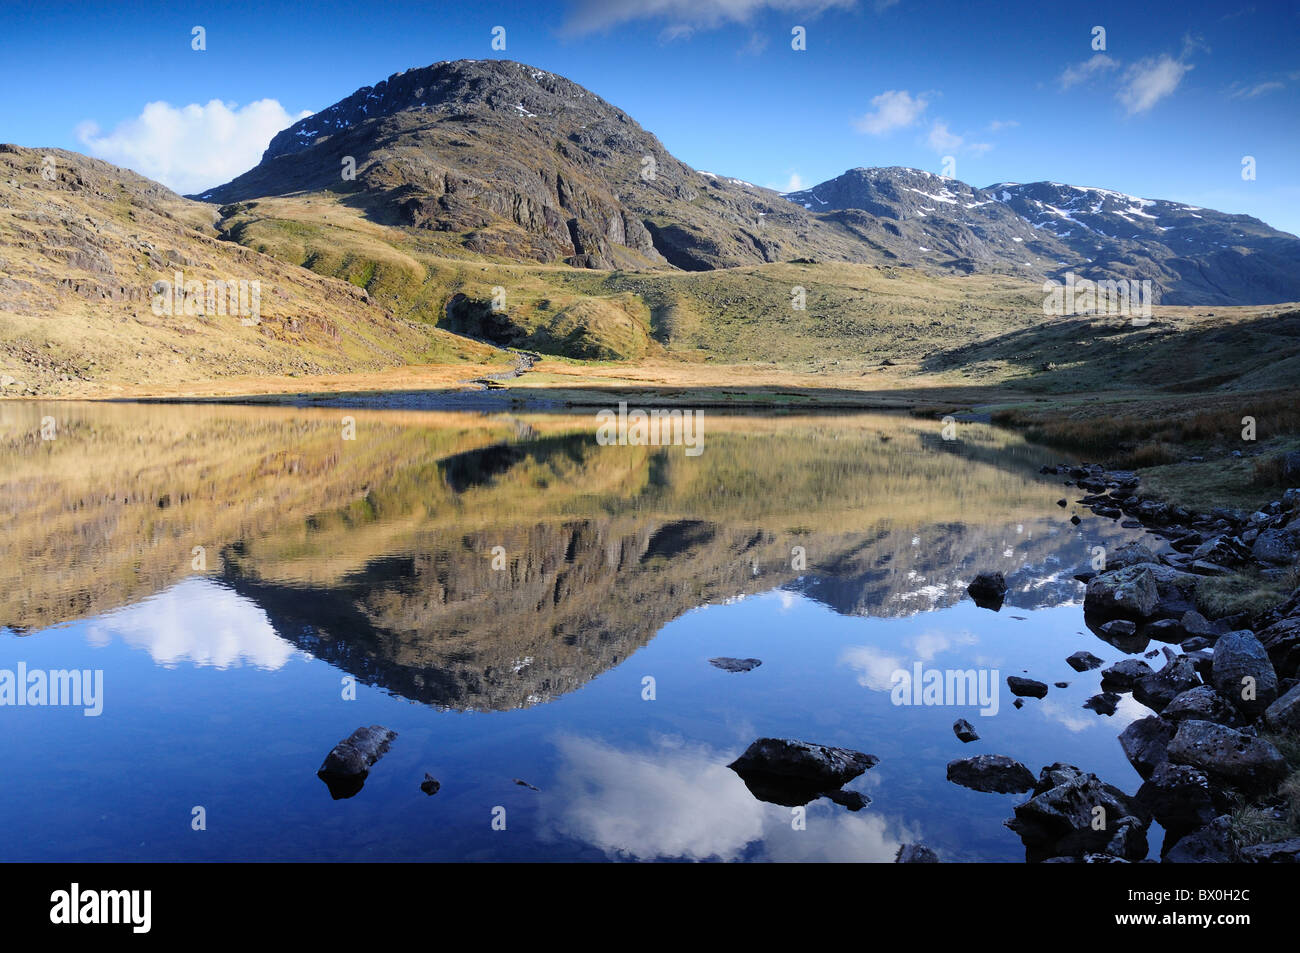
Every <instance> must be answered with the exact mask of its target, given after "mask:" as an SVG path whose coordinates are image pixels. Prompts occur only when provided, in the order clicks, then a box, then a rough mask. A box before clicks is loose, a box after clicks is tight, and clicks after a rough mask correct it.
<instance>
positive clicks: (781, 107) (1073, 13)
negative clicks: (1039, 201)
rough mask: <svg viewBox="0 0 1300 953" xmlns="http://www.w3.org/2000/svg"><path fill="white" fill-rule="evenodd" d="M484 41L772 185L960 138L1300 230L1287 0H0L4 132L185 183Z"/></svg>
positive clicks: (1048, 175)
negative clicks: (351, 97)
mask: <svg viewBox="0 0 1300 953" xmlns="http://www.w3.org/2000/svg"><path fill="white" fill-rule="evenodd" d="M195 26H202V27H203V28H204V30H205V34H206V36H205V39H206V47H207V48H206V50H203V51H195V50H194V49H192V48H191V47H192V29H193V27H195ZM495 26H503V27H505V30H506V50H505V51H504V52H500V51H494V50H493V49H492V48H491V41H492V29H493V27H495ZM795 26H802V27H804V28H805V29H806V35H807V43H806V45H807V49H806V50H802V51H796V50H793V49H792V48H791V38H792V37H791V31H792V29H793V28H794V27H795ZM1096 26H1101V27H1104V28H1105V31H1106V32H1105V49H1104V50H1098V49H1094V43H1095V38H1094V35H1093V28H1094V27H1096ZM494 56H504V57H507V58H509V59H514V60H519V61H521V62H525V63H529V64H531V65H535V66H539V67H541V68H543V69H547V70H550V71H552V72H556V73H560V74H562V75H565V76H568V77H569V78H571V79H573V80H575V81H576V82H578V83H581V84H582V85H584V86H586V87H588V88H590V89H592V90H593V91H595V92H596V93H598V94H599V95H601V96H602V97H604V98H605V99H607V100H609V101H610V102H612V103H614V104H615V105H617V106H619V107H621V108H622V109H624V110H626V111H627V112H628V113H630V114H631V115H632V116H633V117H634V118H635V119H637V120H638V121H639V122H640V123H641V124H642V125H643V126H645V127H646V128H647V129H649V130H650V131H651V132H653V133H655V134H656V135H658V136H659V138H660V139H661V140H662V141H663V142H664V144H665V146H666V147H667V148H668V149H669V150H670V151H671V152H673V153H674V154H676V155H677V156H678V157H680V158H681V159H683V160H684V161H686V162H688V163H690V164H691V165H693V166H695V167H696V168H699V169H707V170H711V171H714V172H717V173H722V174H726V175H731V176H736V177H739V178H742V179H746V180H748V181H751V182H756V183H758V184H760V185H768V186H773V187H778V188H781V189H782V190H786V189H788V188H790V187H792V186H793V187H801V186H802V187H807V186H810V185H813V184H816V183H817V182H821V181H823V180H825V179H828V178H831V177H833V176H835V175H838V174H840V173H841V172H843V171H844V170H845V169H848V168H852V167H854V166H872V165H907V166H915V167H918V168H923V169H929V170H931V171H934V172H942V171H943V165H942V162H943V157H944V156H952V157H953V159H954V160H955V174H956V176H957V177H958V178H960V179H962V180H964V181H966V182H969V183H971V184H973V185H981V186H982V185H989V184H992V183H994V182H999V181H1019V182H1025V181H1034V180H1039V179H1049V180H1053V181H1057V182H1068V183H1071V184H1075V185H1092V186H1102V187H1106V188H1112V189H1117V190H1119V191H1123V192H1128V193H1131V194H1134V195H1141V196H1145V197H1150V198H1167V199H1173V200H1177V201H1181V202H1186V203H1190V204H1193V205H1201V206H1206V207H1210V208H1218V209H1222V210H1224V211H1230V212H1245V213H1248V214H1251V215H1255V216H1257V217H1259V218H1262V219H1263V220H1265V221H1266V222H1268V223H1270V224H1272V225H1275V226H1277V227H1279V228H1283V229H1286V230H1288V231H1291V232H1293V233H1300V4H1297V3H1294V2H1283V0H1273V2H1261V0H1254V2H1242V3H1238V2H1236V0H1228V2H1221V3H1207V2H1196V0H1178V2H1153V3H1143V4H1138V3H1133V2H1131V0H1128V2H1123V3H1093V4H1075V3H1056V4H1054V3H1043V2H1041V0H1037V2H1026V3H1019V2H1004V3H1000V4H998V5H996V6H992V5H984V4H976V3H970V2H951V3H921V2H919V0H856V2H855V0H641V2H627V0H565V2H554V3H547V2H537V3H532V4H524V3H492V2H485V3H456V4H444V3H426V4H416V3H403V2H395V3H386V4H382V5H363V4H357V3H356V2H355V0H353V2H349V3H328V2H327V3H320V4H316V5H313V6H311V7H310V8H304V7H303V6H301V5H299V4H288V3H280V2H277V0H264V2H260V3H226V4H176V3H172V4H157V5H151V4H147V3H136V4H130V5H126V8H125V9H120V10H119V9H115V8H114V7H113V6H112V5H106V4H105V5H95V4H61V3H57V2H42V3H41V4H40V5H39V7H34V6H33V5H31V4H16V3H12V2H8V0H6V2H5V3H4V4H3V6H0V82H2V83H3V86H4V89H5V90H6V94H5V97H4V106H3V110H2V112H0V141H8V142H16V143H19V144H21V145H28V146H36V147H42V146H57V147H62V148H66V149H73V150H76V151H79V152H86V153H90V154H94V155H100V156H102V157H104V158H106V159H109V160H110V161H114V162H117V163H119V164H122V165H127V166H130V167H131V168H134V169H136V170H137V171H140V172H142V173H144V174H147V175H151V176H152V177H154V178H158V179H160V180H161V181H163V182H165V183H166V184H168V185H171V186H172V187H173V188H178V189H180V190H182V191H197V190H198V189H200V188H206V187H208V186H211V185H215V184H218V183H219V182H222V181H226V180H227V179H229V178H232V177H233V176H234V175H236V174H238V173H239V172H242V171H244V170H245V169H247V168H249V167H251V166H252V165H253V164H255V162H256V160H257V157H258V156H259V155H260V152H261V149H262V148H263V147H264V146H265V144H266V142H267V141H269V139H270V136H271V135H272V134H273V133H274V132H275V131H276V129H278V128H280V127H282V126H283V125H287V124H288V123H289V122H291V121H293V120H294V119H296V118H297V117H299V116H301V115H302V114H304V113H305V112H307V111H315V110H318V109H321V108H323V107H325V106H328V105H330V104H331V103H334V102H336V101H337V100H339V99H341V98H343V97H344V96H346V95H347V94H349V93H350V92H352V91H353V90H354V89H356V88H358V87H360V86H366V85H373V84H374V83H376V82H378V81H379V80H381V79H384V78H386V77H387V76H389V75H391V74H392V73H395V72H400V71H401V70H403V69H406V68H408V67H412V66H424V65H428V64H430V63H433V62H437V61H439V60H445V59H459V58H462V57H465V58H477V59H485V58H489V57H494ZM149 104H154V105H152V106H150V105H149ZM1246 156H1251V157H1253V158H1254V164H1255V172H1256V177H1255V178H1254V179H1253V180H1245V179H1243V177H1242V162H1243V158H1244V157H1246Z"/></svg>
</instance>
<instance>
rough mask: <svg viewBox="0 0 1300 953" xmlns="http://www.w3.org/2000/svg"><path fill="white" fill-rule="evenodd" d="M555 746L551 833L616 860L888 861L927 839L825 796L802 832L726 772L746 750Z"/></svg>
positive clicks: (589, 741)
mask: <svg viewBox="0 0 1300 953" xmlns="http://www.w3.org/2000/svg"><path fill="white" fill-rule="evenodd" d="M555 747H556V749H557V751H558V753H559V762H560V764H559V769H558V771H557V772H556V774H557V777H558V778H559V781H558V782H557V786H556V787H555V788H554V789H553V790H552V791H551V792H550V795H551V796H550V797H548V798H547V799H546V800H545V802H544V803H545V807H544V808H543V818H542V825H543V836H552V835H559V836H562V837H565V838H575V839H578V840H581V841H584V842H586V843H589V844H592V845H593V846H595V847H597V848H599V849H601V850H603V851H605V852H606V853H607V854H609V855H610V856H613V857H633V858H638V859H642V860H655V859H659V858H686V859H690V860H705V859H717V860H723V861H734V860H739V859H741V858H742V857H748V858H749V859H757V860H771V861H777V862H793V861H820V862H856V863H862V862H875V863H889V862H891V861H893V859H894V857H895V855H896V854H897V853H898V848H899V847H900V846H902V844H903V843H906V842H916V841H920V840H922V837H921V832H920V831H919V830H918V829H916V828H915V827H913V826H912V825H905V824H901V823H899V822H897V821H896V820H892V819H890V818H887V817H886V816H884V815H882V814H880V813H879V812H878V811H876V810H870V811H862V812H860V813H857V814H854V813H850V812H848V811H845V810H844V809H843V808H840V807H838V806H836V805H832V804H831V803H830V802H828V801H825V800H822V799H818V800H815V801H813V802H812V803H811V804H809V805H808V826H807V828H806V829H805V830H799V831H796V830H794V829H793V828H792V826H791V824H790V810H789V808H787V807H782V806H780V805H777V804H769V803H767V802H764V801H759V800H757V799H756V798H755V797H754V795H753V794H751V793H750V791H749V789H748V788H746V787H745V783H744V782H743V781H742V780H741V779H740V777H739V775H737V774H736V773H735V772H734V771H732V770H731V769H730V768H727V767H726V764H727V763H728V762H729V761H731V760H732V758H734V757H735V756H736V754H738V753H739V752H738V751H717V750H714V749H712V748H710V747H708V746H705V745H687V744H685V743H683V742H681V741H679V740H676V739H670V738H660V739H658V740H657V743H656V744H655V745H654V746H653V747H651V748H649V749H645V750H635V751H634V750H622V749H620V748H615V747H613V746H612V745H610V744H608V743H606V742H604V741H601V740H599V739H595V738H582V737H573V736H561V737H558V738H556V739H555ZM866 784H870V781H867V782H866Z"/></svg>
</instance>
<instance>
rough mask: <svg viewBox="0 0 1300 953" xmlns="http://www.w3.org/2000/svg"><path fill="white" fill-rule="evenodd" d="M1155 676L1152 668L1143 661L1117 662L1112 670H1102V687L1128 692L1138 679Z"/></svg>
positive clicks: (1127, 659) (1125, 660)
mask: <svg viewBox="0 0 1300 953" xmlns="http://www.w3.org/2000/svg"><path fill="white" fill-rule="evenodd" d="M1154 674H1155V672H1154V671H1152V669H1151V666H1150V665H1148V664H1147V663H1146V662H1144V661H1142V660H1141V659H1132V658H1126V659H1122V660H1121V661H1118V662H1116V663H1115V664H1114V665H1112V666H1111V667H1110V668H1106V669H1102V672H1101V686H1102V688H1107V689H1110V688H1118V689H1120V690H1121V691H1126V690H1128V689H1131V688H1132V687H1133V686H1134V684H1136V683H1137V681H1138V679H1140V678H1146V677H1147V676H1148V675H1154Z"/></svg>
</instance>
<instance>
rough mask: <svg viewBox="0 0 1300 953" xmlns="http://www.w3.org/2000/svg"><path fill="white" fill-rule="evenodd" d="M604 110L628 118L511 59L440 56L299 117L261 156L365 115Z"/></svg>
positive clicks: (297, 146) (287, 151)
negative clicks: (464, 58) (441, 59)
mask: <svg viewBox="0 0 1300 953" xmlns="http://www.w3.org/2000/svg"><path fill="white" fill-rule="evenodd" d="M583 108H585V109H588V110H592V111H596V112H602V113H605V112H607V113H610V114H612V115H613V117H615V118H616V119H617V120H618V121H622V122H631V119H630V118H629V117H628V116H627V115H626V114H625V113H623V112H621V111H620V110H617V109H615V108H614V107H613V106H611V105H609V103H607V102H605V101H604V100H603V99H601V98H600V97H599V96H597V95H596V94H595V93H593V92H591V91H590V90H587V89H584V88H583V87H581V86H579V85H578V84H577V83H575V82H573V81H572V80H568V79H565V78H564V77H563V76H557V75H556V74H555V73H551V72H548V71H546V70H543V69H538V68H536V67H533V66H529V65H527V64H525V63H518V62H515V61H514V60H443V61H442V62H439V63H434V64H432V65H430V66H420V67H412V68H410V69H406V70H403V71H402V72H400V73H393V74H392V75H391V76H389V77H388V78H387V79H384V80H380V81H379V82H378V83H376V84H375V85H374V86H363V87H361V88H360V89H358V90H357V91H356V92H354V93H352V94H351V95H350V96H347V97H345V98H344V99H341V100H339V101H338V102H337V103H334V104H333V105H332V106H328V107H326V108H325V109H322V110H321V111H320V112H317V113H313V114H312V115H310V116H308V117H306V118H304V119H301V120H299V121H298V122H296V123H294V124H293V125H292V126H290V127H289V128H288V129H285V130H283V131H281V132H280V133H278V134H277V135H276V136H275V138H273V139H272V140H271V144H270V145H269V146H268V147H267V149H266V152H265V153H264V154H263V156H262V161H263V162H265V161H267V160H269V159H274V158H277V157H279V156H284V155H291V154H293V153H295V152H301V151H302V150H304V149H306V148H308V147H310V146H312V145H314V144H315V143H316V142H318V141H320V140H321V139H324V138H326V137H328V136H334V135H337V134H339V133H340V132H344V131H346V130H348V129H352V128H354V127H355V126H357V125H359V124H360V123H362V122H364V121H365V120H367V119H376V118H382V117H385V116H391V115H393V114H395V113H398V112H406V111H415V112H427V113H429V114H430V116H433V115H437V114H439V113H453V114H454V113H456V112H459V111H467V110H489V111H497V112H505V113H510V112H511V111H513V112H514V114H516V115H517V116H518V117H519V118H529V119H537V118H540V117H548V118H549V117H553V116H554V115H555V114H556V113H558V112H563V111H566V110H570V109H572V110H579V109H583Z"/></svg>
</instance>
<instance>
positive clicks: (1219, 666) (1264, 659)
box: [1211, 629, 1277, 718]
mask: <svg viewBox="0 0 1300 953" xmlns="http://www.w3.org/2000/svg"><path fill="white" fill-rule="evenodd" d="M1211 672H1212V678H1211V681H1212V682H1213V683H1214V687H1215V688H1217V689H1218V690H1219V691H1220V692H1221V693H1222V694H1223V695H1224V697H1226V698H1227V699H1228V700H1229V701H1231V702H1232V703H1233V704H1234V705H1236V706H1237V707H1238V708H1239V709H1241V711H1243V712H1245V713H1246V714H1247V715H1249V716H1250V717H1252V718H1253V717H1256V716H1258V715H1260V714H1263V712H1264V710H1265V709H1266V708H1268V706H1269V705H1271V704H1273V702H1274V701H1276V700H1277V673H1276V672H1275V671H1274V670H1273V663H1272V662H1271V661H1270V660H1269V657H1268V652H1267V650H1266V649H1265V648H1264V646H1263V644H1262V643H1261V642H1260V641H1259V639H1257V638H1255V633H1253V632H1251V631H1250V630H1248V629H1241V630H1239V631H1237V632H1229V633H1228V634H1227V635H1224V636H1221V637H1220V638H1219V640H1218V641H1217V642H1216V643H1215V644H1214V661H1213V663H1212V668H1211Z"/></svg>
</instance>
